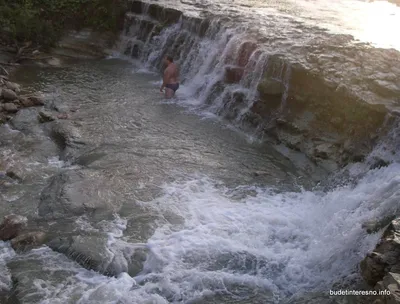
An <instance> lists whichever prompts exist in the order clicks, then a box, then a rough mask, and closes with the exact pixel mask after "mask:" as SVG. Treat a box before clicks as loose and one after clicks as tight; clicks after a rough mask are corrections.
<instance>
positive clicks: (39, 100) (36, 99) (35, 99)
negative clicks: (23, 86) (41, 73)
mask: <svg viewBox="0 0 400 304" xmlns="http://www.w3.org/2000/svg"><path fill="white" fill-rule="evenodd" d="M26 97H27V98H28V99H29V100H30V101H31V102H32V103H33V104H34V105H35V106H43V105H44V104H45V102H44V98H43V96H41V95H38V94H33V95H28V96H26Z"/></svg>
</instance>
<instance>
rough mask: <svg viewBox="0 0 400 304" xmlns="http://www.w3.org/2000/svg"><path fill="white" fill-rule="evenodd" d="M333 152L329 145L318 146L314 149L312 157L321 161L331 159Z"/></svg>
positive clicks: (331, 146) (332, 146)
mask: <svg viewBox="0 0 400 304" xmlns="http://www.w3.org/2000/svg"><path fill="white" fill-rule="evenodd" d="M335 150H336V149H335V148H334V145H333V144H331V143H323V144H319V145H317V146H316V147H315V148H314V152H313V156H314V157H317V158H322V159H328V158H333V157H332V154H334V153H335Z"/></svg>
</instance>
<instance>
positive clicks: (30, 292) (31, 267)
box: [7, 247, 79, 304]
mask: <svg viewBox="0 0 400 304" xmlns="http://www.w3.org/2000/svg"><path fill="white" fill-rule="evenodd" d="M49 266H50V267H49ZM7 267H8V269H9V270H10V272H11V277H12V281H13V283H14V290H13V294H14V296H15V297H16V299H15V302H12V303H20V304H28V303H45V302H49V301H50V302H52V303H56V302H59V301H60V299H57V301H52V300H49V290H54V289H53V288H56V286H60V284H62V288H63V289H64V290H68V289H71V290H72V289H74V288H76V287H77V286H79V279H78V278H76V273H77V272H76V271H77V267H76V266H75V265H74V263H73V262H72V261H68V259H67V258H65V257H64V256H62V255H61V254H59V253H56V252H54V251H52V250H51V249H50V248H45V247H44V248H40V249H37V250H32V251H29V252H27V253H24V254H21V255H19V256H17V257H15V258H14V259H12V260H11V261H10V262H8V263H7ZM43 284H44V285H43ZM53 299H54V298H53ZM61 301H62V303H73V302H68V301H63V300H61Z"/></svg>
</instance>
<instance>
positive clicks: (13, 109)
mask: <svg viewBox="0 0 400 304" xmlns="http://www.w3.org/2000/svg"><path fill="white" fill-rule="evenodd" d="M3 111H5V112H8V113H17V112H18V107H17V106H16V105H15V104H14V103H11V102H7V103H5V104H4V105H3Z"/></svg>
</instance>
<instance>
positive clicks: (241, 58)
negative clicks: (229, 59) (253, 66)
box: [237, 41, 257, 67]
mask: <svg viewBox="0 0 400 304" xmlns="http://www.w3.org/2000/svg"><path fill="white" fill-rule="evenodd" d="M256 49H257V44H256V43H255V42H253V41H246V42H244V43H242V45H241V46H240V49H239V53H238V58H237V64H238V65H239V66H241V67H245V66H246V65H247V63H248V62H249V59H250V56H251V55H252V54H253V52H254V51H255V50H256Z"/></svg>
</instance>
